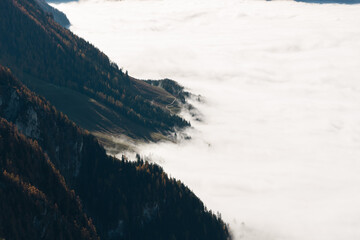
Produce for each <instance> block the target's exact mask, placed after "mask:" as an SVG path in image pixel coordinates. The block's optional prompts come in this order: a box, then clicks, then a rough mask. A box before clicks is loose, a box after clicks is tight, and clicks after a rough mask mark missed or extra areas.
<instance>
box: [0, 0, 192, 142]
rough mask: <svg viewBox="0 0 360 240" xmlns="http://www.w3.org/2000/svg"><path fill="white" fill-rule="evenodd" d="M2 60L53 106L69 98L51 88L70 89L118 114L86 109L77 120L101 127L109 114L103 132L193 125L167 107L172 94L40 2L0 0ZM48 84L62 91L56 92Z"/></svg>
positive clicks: (138, 134)
mask: <svg viewBox="0 0 360 240" xmlns="http://www.w3.org/2000/svg"><path fill="white" fill-rule="evenodd" d="M0 63H1V64H2V65H4V66H7V67H10V68H11V69H12V71H13V72H14V74H15V76H17V77H20V78H21V79H22V80H23V81H24V83H25V84H26V85H27V86H28V87H29V88H30V89H32V90H33V91H36V92H38V93H40V94H41V95H44V96H45V97H46V98H47V99H48V100H50V101H51V102H54V103H55V105H57V103H58V102H59V101H58V98H65V97H64V95H62V94H63V92H64V91H63V90H61V89H60V88H54V87H52V86H57V87H61V88H64V89H71V90H72V91H73V92H74V93H76V94H78V95H80V96H85V97H87V98H88V99H89V101H87V102H91V101H92V99H93V100H95V101H96V102H98V103H100V104H101V105H103V108H108V109H109V111H113V112H114V113H115V114H118V115H119V117H117V118H116V119H115V120H113V119H111V115H113V114H112V113H109V114H108V115H110V116H109V117H107V116H100V117H99V118H97V119H94V120H91V119H92V118H93V116H92V115H95V114H88V115H87V114H86V113H84V114H82V115H80V116H77V118H74V119H75V120H76V122H77V123H78V124H80V125H81V126H84V127H86V128H88V129H89V130H99V128H98V125H99V124H101V121H103V119H104V118H106V117H107V118H108V119H109V121H110V122H111V123H110V124H107V123H106V124H102V128H105V130H107V131H109V132H114V131H113V130H114V129H115V132H116V128H115V127H113V126H112V125H115V126H116V127H118V128H122V129H125V130H124V131H123V132H122V133H125V134H126V132H128V133H129V135H133V136H135V137H145V138H151V137H150V133H151V132H161V133H163V134H166V132H168V131H173V129H174V128H182V127H186V126H189V125H190V124H189V123H188V122H187V121H185V120H184V119H182V118H180V117H178V116H177V115H176V114H175V113H174V112H171V111H170V110H169V109H167V108H166V107H165V106H166V105H167V104H169V103H171V102H172V101H173V99H174V97H173V96H172V95H171V94H170V93H168V92H166V91H165V90H163V89H161V88H159V87H155V86H151V85H150V84H147V83H145V82H144V81H140V80H137V79H134V78H132V77H130V76H129V75H128V73H127V72H124V71H123V70H122V69H119V68H118V66H117V65H116V64H115V63H113V62H111V61H110V60H109V58H108V57H107V56H106V55H105V54H103V53H102V52H101V51H99V50H98V49H96V48H95V47H94V46H92V45H91V44H89V43H88V42H86V41H85V40H83V39H81V38H79V37H77V36H76V35H74V34H73V33H71V32H70V31H69V30H67V29H65V28H63V27H61V26H60V25H58V24H57V23H55V21H54V20H53V18H52V16H50V15H49V14H48V13H46V12H44V11H43V10H42V9H41V8H40V7H39V5H38V4H37V2H36V0H2V1H0ZM39 86H40V87H39ZM44 86H49V88H51V89H55V90H56V89H60V90H59V91H58V92H57V95H56V96H55V95H54V94H51V91H50V90H49V89H47V88H45V87H44ZM73 104H74V105H76V104H77V102H76V101H73ZM89 104H90V103H89ZM59 107H64V108H63V109H62V108H60V110H62V111H64V112H65V113H66V114H68V115H69V116H70V117H72V115H73V114H74V115H76V114H77V113H76V111H74V110H69V107H70V106H69V105H66V106H62V105H61V104H59ZM84 108H85V107H84ZM95 112H96V111H95ZM89 119H90V120H91V121H90V120H89ZM108 119H107V120H108ZM85 121H87V122H89V121H90V123H88V124H87V125H85V124H83V122H85ZM99 122H100V123H99ZM112 123H113V124H112ZM138 128H141V131H137V130H136V129H138ZM100 130H103V129H100ZM147 133H148V134H147ZM142 135H144V136H142Z"/></svg>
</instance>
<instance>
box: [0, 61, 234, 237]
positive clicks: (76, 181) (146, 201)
mask: <svg viewBox="0 0 360 240" xmlns="http://www.w3.org/2000/svg"><path fill="white" fill-rule="evenodd" d="M0 102H1V104H0V117H4V118H6V119H7V120H8V121H11V122H13V123H14V124H15V125H16V126H17V128H18V129H19V130H20V131H21V132H22V133H23V134H25V135H26V136H27V137H28V138H31V139H33V140H36V141H37V142H38V144H39V147H41V148H42V149H43V151H44V152H46V153H47V155H48V157H49V159H50V161H51V162H52V163H53V164H54V166H55V168H56V169H58V170H59V172H60V174H61V175H62V176H64V179H65V182H66V183H67V184H68V185H69V187H70V188H71V189H74V190H75V193H76V194H77V195H78V196H79V197H80V200H81V203H82V205H83V209H84V212H85V213H86V214H87V215H88V216H89V217H91V218H92V219H93V223H94V225H95V227H96V230H97V232H98V234H99V236H100V237H101V239H129V240H130V239H131V240H136V239H139V240H140V239H141V240H146V239H149V240H150V239H159V240H161V239H163V240H168V239H184V240H186V239H189V240H193V239H199V240H201V239H203V240H211V239H214V240H226V239H228V238H229V232H228V228H227V226H226V224H225V223H224V222H223V221H222V220H221V219H220V217H219V216H216V215H214V214H212V213H211V212H209V211H207V210H206V208H205V206H204V204H203V203H202V202H201V201H200V200H199V199H198V198H197V197H196V195H195V194H194V193H193V192H191V191H190V190H189V189H188V188H187V187H186V186H184V185H183V184H182V183H181V182H180V181H176V180H175V179H173V178H169V177H168V176H167V174H166V173H164V172H163V170H162V169H161V167H159V166H158V165H155V164H149V163H148V162H144V161H143V160H141V159H140V158H138V160H137V162H128V161H127V160H126V158H123V159H121V160H118V159H116V158H113V157H109V156H107V155H106V153H105V150H104V149H103V148H102V147H101V146H100V144H99V143H98V141H97V140H96V138H95V137H93V136H92V135H90V134H89V133H87V132H86V131H84V130H82V129H80V128H79V127H77V126H76V125H75V124H74V123H73V122H71V121H70V120H69V119H68V118H67V117H66V116H65V115H64V114H62V113H61V112H59V111H57V110H56V109H55V108H54V107H53V106H51V105H50V104H49V102H47V101H46V100H45V99H43V98H40V97H38V96H37V95H35V94H34V93H32V92H31V91H30V90H29V89H27V88H26V87H25V86H24V85H23V84H22V83H21V82H20V81H18V80H16V79H15V78H13V77H12V76H11V73H10V71H9V70H7V69H5V68H2V67H1V68H0ZM16 148H17V147H16ZM16 159H17V158H14V159H13V158H12V157H9V160H10V161H16ZM36 159H37V157H36V156H34V157H33V158H31V160H32V161H34V160H36ZM31 172H32V174H33V175H35V176H37V174H40V172H38V171H37V170H36V169H34V170H33V171H31ZM49 184H50V183H49ZM56 188H57V187H56V186H55V189H56ZM19 198H20V197H19ZM24 201H25V200H24ZM24 211H29V209H25V210H24ZM18 217H19V218H21V216H20V215H19V216H18Z"/></svg>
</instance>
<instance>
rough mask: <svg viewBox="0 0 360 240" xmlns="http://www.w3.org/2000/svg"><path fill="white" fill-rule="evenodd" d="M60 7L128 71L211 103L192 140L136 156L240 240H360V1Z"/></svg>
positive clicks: (147, 0) (168, 1)
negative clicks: (182, 187) (184, 189)
mask: <svg viewBox="0 0 360 240" xmlns="http://www.w3.org/2000/svg"><path fill="white" fill-rule="evenodd" d="M53 6H56V7H57V8H59V9H60V10H61V11H63V12H65V13H66V15H67V16H68V17H69V19H70V22H71V23H72V26H71V28H70V29H71V30H72V31H74V32H75V33H76V34H78V35H80V36H82V37H84V38H85V39H87V40H88V41H90V42H92V43H94V45H95V46H97V47H99V48H100V49H101V50H102V51H104V52H105V53H106V54H108V55H109V56H110V58H111V59H112V60H114V61H115V62H117V63H118V65H119V66H122V67H123V68H124V69H125V70H128V71H129V74H130V75H132V76H134V77H138V78H142V79H149V78H153V79H160V78H165V77H167V78H171V79H174V80H176V81H178V82H180V83H181V84H183V85H184V86H186V87H187V88H189V89H190V91H192V92H194V93H196V94H201V95H202V96H204V98H205V99H206V101H205V102H204V103H197V102H194V104H195V105H196V107H198V109H199V110H200V111H201V112H202V114H203V115H204V122H196V121H193V120H192V125H193V127H194V128H193V129H189V130H188V132H189V134H190V135H191V136H192V140H191V141H185V142H182V143H180V144H178V145H175V144H170V143H162V144H148V145H144V146H140V147H139V149H140V151H141V154H142V155H143V156H147V157H151V159H153V161H155V162H158V163H159V164H160V165H161V166H163V167H164V169H165V171H167V172H168V173H170V174H171V176H173V177H176V178H178V179H180V180H182V181H183V182H184V183H185V184H187V185H188V186H189V187H190V188H191V189H192V190H193V191H194V192H195V193H196V194H197V195H198V196H199V197H200V198H201V199H202V200H203V201H204V202H205V204H206V205H207V206H208V207H210V208H211V209H212V210H214V211H220V212H221V213H222V216H223V218H224V219H225V221H227V222H229V223H230V226H231V228H232V229H233V231H234V234H235V236H236V239H237V240H239V239H245V240H261V239H266V240H271V239H275V240H282V239H284V240H339V239H341V240H354V239H360V187H359V186H360V174H359V173H360V27H359V26H360V5H356V4H355V5H346V4H310V3H302V2H293V1H271V2H268V1H256V0H254V1H252V0H248V1H245V0H191V1H190V0H162V1H157V0H143V1H140V0H128V1H120V2H114V1H101V0H98V1H96V0H88V1H80V2H71V3H64V4H56V5H53ZM184 116H186V117H188V116H187V115H186V113H184ZM188 119H190V118H189V117H188Z"/></svg>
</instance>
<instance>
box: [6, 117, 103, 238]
mask: <svg viewBox="0 0 360 240" xmlns="http://www.w3.org/2000/svg"><path fill="white" fill-rule="evenodd" d="M0 212H1V214H0V237H4V238H5V239H98V237H97V234H96V231H95V227H94V226H93V224H92V223H91V221H90V220H89V219H88V218H87V217H86V215H85V214H84V213H83V211H82V207H81V204H80V202H79V200H78V199H77V198H76V196H75V194H74V192H73V191H70V190H69V188H68V187H67V186H66V184H65V181H64V178H63V177H62V176H61V175H60V174H59V172H58V171H57V170H56V169H55V167H54V165H53V164H52V163H51V162H50V160H49V158H48V157H47V156H46V155H45V154H44V153H43V151H42V149H41V147H40V146H39V145H38V143H37V142H36V141H32V140H29V139H27V138H26V137H25V136H24V135H22V134H20V133H19V132H18V131H17V129H16V128H15V126H14V125H12V124H10V123H8V122H7V121H6V120H4V119H3V118H0Z"/></svg>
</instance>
